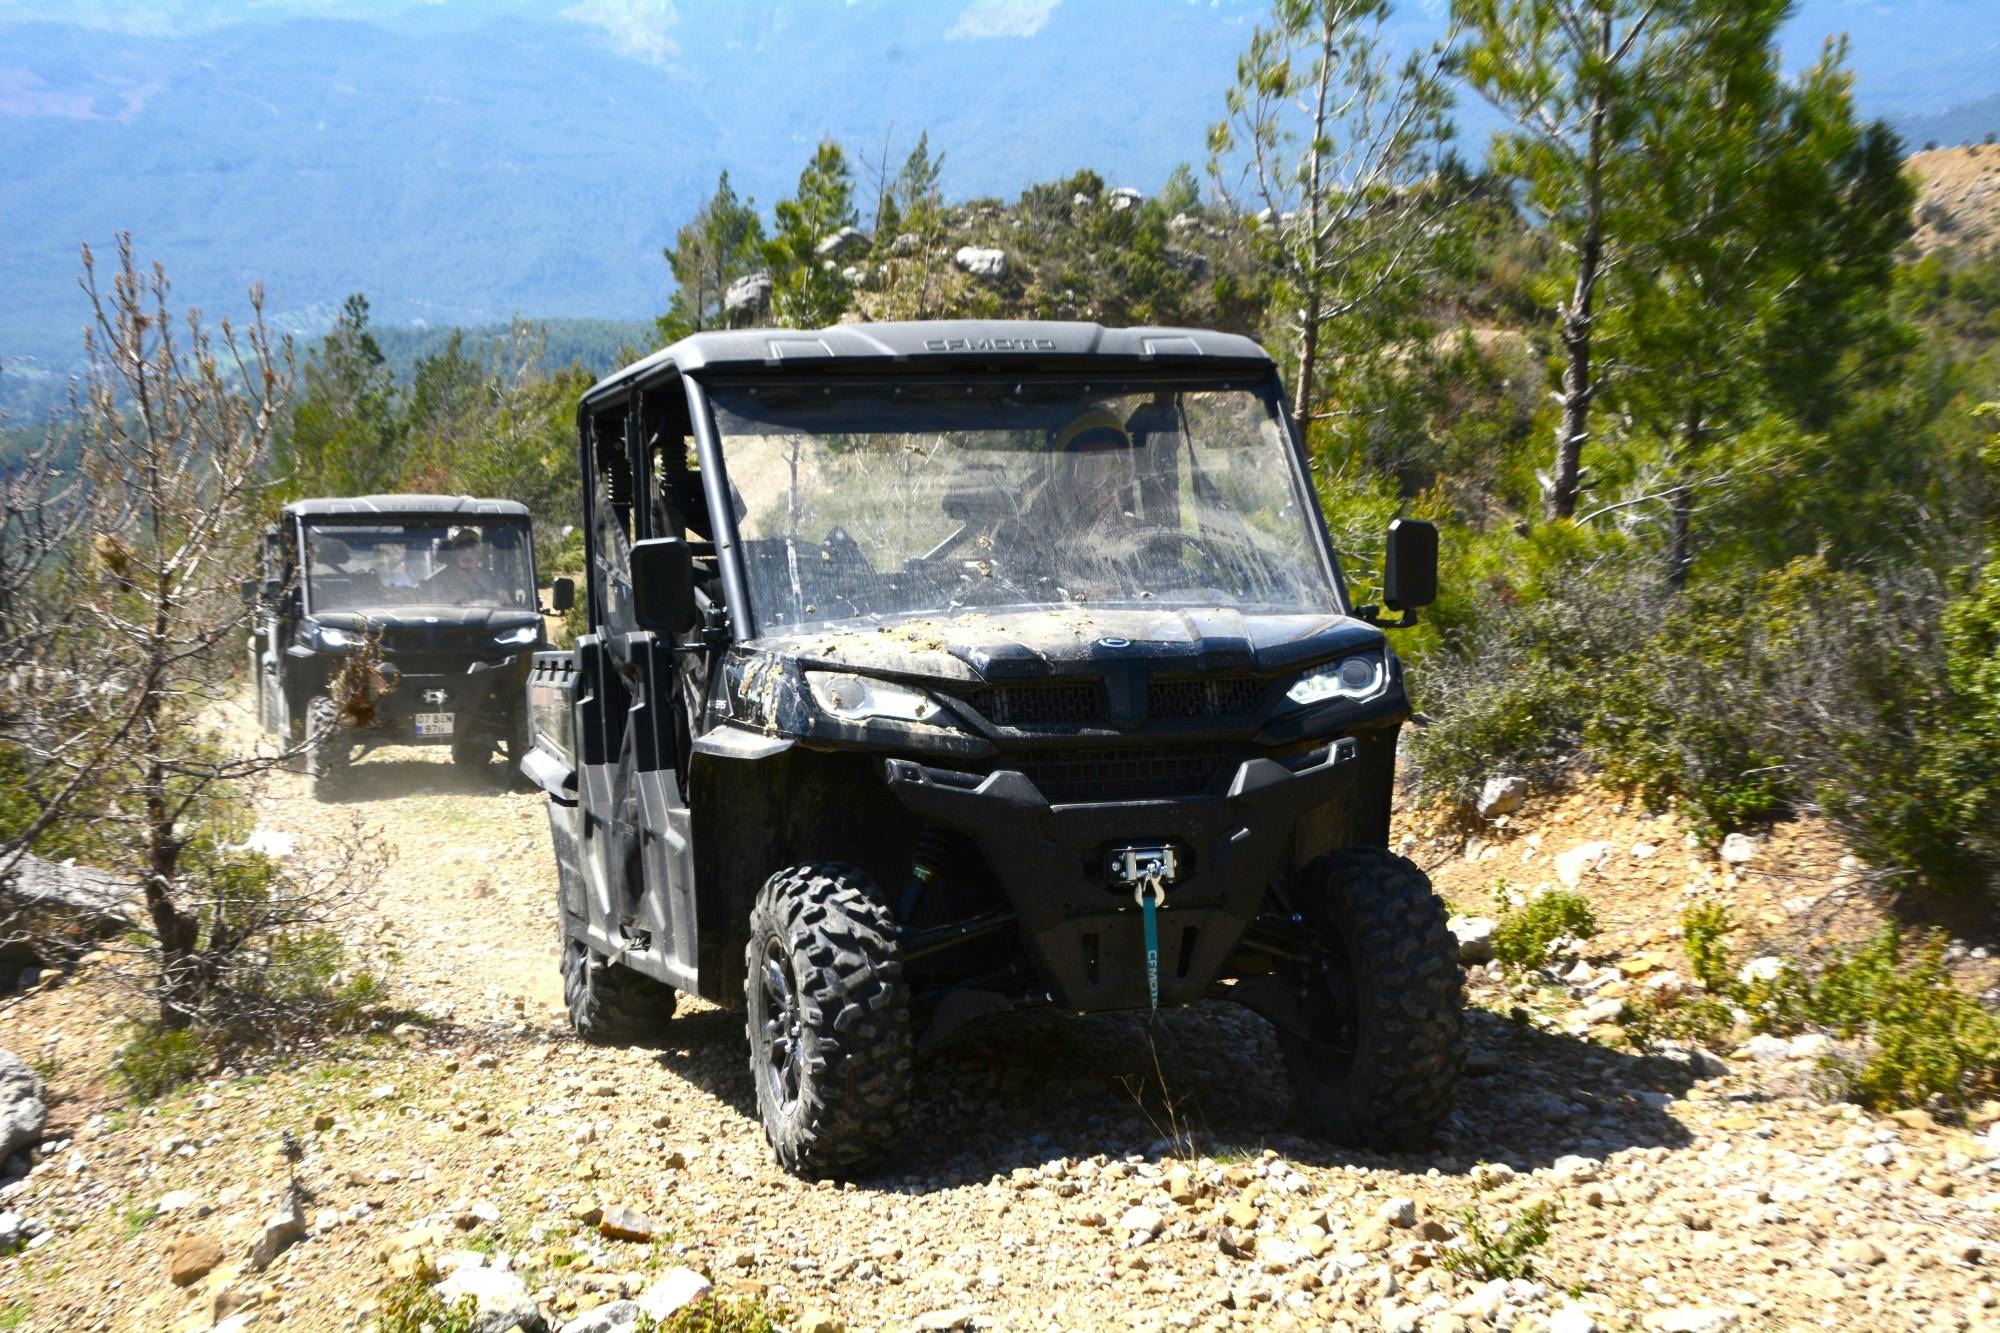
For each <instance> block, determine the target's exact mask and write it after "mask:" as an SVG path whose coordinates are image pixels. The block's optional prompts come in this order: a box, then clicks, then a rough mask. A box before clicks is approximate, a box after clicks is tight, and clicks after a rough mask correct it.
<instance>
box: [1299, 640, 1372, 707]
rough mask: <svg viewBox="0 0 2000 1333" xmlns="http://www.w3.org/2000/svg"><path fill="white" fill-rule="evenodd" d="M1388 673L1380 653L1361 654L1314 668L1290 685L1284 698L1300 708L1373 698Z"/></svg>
mask: <svg viewBox="0 0 2000 1333" xmlns="http://www.w3.org/2000/svg"><path fill="white" fill-rule="evenodd" d="M1388 680H1389V671H1388V665H1387V661H1386V659H1385V658H1384V657H1383V655H1382V654H1381V653H1362V654H1360V655H1359V656H1356V657H1346V658H1342V659H1341V660H1340V661H1338V662H1329V663H1327V664H1326V665H1325V666H1322V667H1314V668H1313V669H1312V670H1311V671H1308V672H1307V673H1306V674H1305V675H1303V676H1300V677H1299V678H1298V679H1297V680H1296V681H1294V682H1293V683H1292V688H1290V689H1289V690H1286V691H1285V697H1286V698H1287V699H1290V700H1291V701H1292V702H1293V703H1294V704H1297V705H1298V706H1300V707H1301V708H1303V707H1305V706H1306V705H1308V704H1318V703H1325V702H1326V701H1327V700H1329V699H1372V698H1374V697H1375V696H1376V695H1378V694H1380V693H1381V692H1382V688H1383V686H1384V685H1386V684H1387V683H1388Z"/></svg>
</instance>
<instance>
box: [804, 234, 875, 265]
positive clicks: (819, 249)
mask: <svg viewBox="0 0 2000 1333" xmlns="http://www.w3.org/2000/svg"><path fill="white" fill-rule="evenodd" d="M873 244H875V241H874V239H873V238H872V237H870V236H869V234H868V233H867V232H865V231H863V230H861V228H859V227H842V228H841V229H840V230H839V231H837V232H835V233H834V234H833V235H831V236H829V237H827V238H826V239H825V240H823V241H821V242H820V243H819V244H818V245H817V246H815V247H813V252H814V253H815V254H817V255H818V256H819V257H820V258H821V259H831V260H833V261H834V262H835V263H839V262H840V261H841V260H843V259H852V258H853V257H854V256H856V255H865V254H867V253H868V247H869V246H871V245H873Z"/></svg>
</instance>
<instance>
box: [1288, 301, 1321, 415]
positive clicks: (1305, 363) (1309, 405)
mask: <svg viewBox="0 0 2000 1333" xmlns="http://www.w3.org/2000/svg"><path fill="white" fill-rule="evenodd" d="M1318 304H1319V295H1318V293H1317V292H1314V293H1313V294H1312V297H1311V304H1310V305H1309V306H1308V307H1307V308H1306V310H1304V311H1303V312H1302V315H1303V318H1302V319H1301V321H1300V324H1301V327H1300V330H1299V382H1298V383H1297V384H1296V385H1294V386H1293V387H1292V429H1293V430H1295V431H1297V432H1298V434H1299V444H1300V445H1301V446H1303V445H1305V444H1306V438H1307V437H1306V427H1307V426H1309V425H1310V424H1312V411H1313V392H1312V383H1313V372H1314V369H1315V368H1316V367H1317V365H1318V363H1319V320H1318V319H1317V318H1315V316H1317V315H1318V313H1319V312H1318V310H1317V308H1316V307H1317V306H1318Z"/></svg>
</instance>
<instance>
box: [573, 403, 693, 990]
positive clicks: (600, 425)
mask: <svg viewBox="0 0 2000 1333" xmlns="http://www.w3.org/2000/svg"><path fill="white" fill-rule="evenodd" d="M677 405H678V406H677ZM676 408H677V410H676ZM685 420H686V406H685V402H684V400H683V399H682V398H681V395H680V389H679V385H678V383H677V382H674V383H671V384H670V385H669V386H668V390H667V391H666V392H657V391H655V392H648V393H645V394H639V393H633V394H631V395H628V396H626V397H625V398H623V399H621V400H620V401H617V402H614V403H610V404H600V405H593V406H592V409H591V410H589V411H587V412H586V413H585V415H584V419H583V430H584V442H583V443H584V453H585V458H586V462H587V467H586V469H585V477H584V507H585V515H586V519H587V523H586V534H585V546H586V551H587V553H588V574H587V580H588V587H587V591H586V595H587V597H588V607H589V612H590V623H591V633H590V634H588V635H585V636H584V637H583V638H582V639H580V640H578V643H577V670H578V677H579V678H578V682H577V751H578V752H577V763H578V778H579V782H580V784H581V786H582V789H583V791H582V794H583V799H582V800H581V801H580V802H579V811H580V819H579V829H578V833H579V838H580V844H581V846H580V850H581V860H582V864H583V865H584V866H585V867H586V873H585V880H586V891H587V892H589V893H590V894H591V895H592V898H593V901H591V902H589V903H587V904H583V905H581V906H582V908H583V911H582V912H581V913H580V914H581V915H584V916H585V917H586V919H587V920H588V921H589V923H590V925H591V926H592V927H593V934H596V935H598V937H599V939H598V943H599V944H600V946H601V947H603V948H605V949H606V951H607V952H610V953H612V954H614V955H617V956H619V957H620V960H621V961H622V962H624V963H626V964H627V965H629V966H632V967H635V968H637V969H638V970H640V971H642V972H646V973H648V974H650V975H653V976H657V977H658V978H660V979H661V980H663V981H667V982H669V983H670V984H672V985H674V986H676V987H678V988H680V989H682V990H686V991H690V992H693V991H695V990H697V988H698V982H699V976H698V971H697V953H696V947H695V941H696V921H695V907H694V902H695V899H694V884H693V857H692V854H691V848H690V846H689V841H688V811H687V803H686V800H685V798H684V796H683V792H684V790H685V783H684V772H685V769H684V765H685V762H686V761H685V754H686V741H685V736H686V712H685V705H684V703H683V690H682V687H681V682H680V674H679V670H678V661H679V658H680V656H681V653H680V650H679V648H678V646H677V645H675V644H673V643H669V642H662V641H659V640H658V639H657V637H656V636H655V635H654V634H653V633H652V632H651V631H648V630H645V629H642V628H641V627H640V626H639V624H638V622H637V619H636V618H635V616H634V613H633V607H634V589H633V582H632V562H631V550H632V544H633V543H634V542H636V541H643V540H645V539H647V538H649V537H660V536H668V535H680V534H669V533H667V532H665V531H657V530H656V529H658V528H661V527H662V526H663V524H664V522H665V519H664V518H663V516H662V512H661V509H660V507H659V506H658V505H656V504H655V503H654V501H653V497H654V495H655V484H654V480H653V476H652V470H653V459H654V456H655V454H656V452H657V449H658V447H659V441H660V440H661V439H662V438H665V437H666V436H669V435H671V436H672V437H673V438H674V439H675V440H677V441H678V440H679V439H680V438H681V436H683V435H684V434H685V429H686V428H685Z"/></svg>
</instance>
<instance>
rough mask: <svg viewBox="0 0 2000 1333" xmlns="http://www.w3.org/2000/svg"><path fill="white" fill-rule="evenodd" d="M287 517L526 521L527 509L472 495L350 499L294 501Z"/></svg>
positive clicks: (510, 503)
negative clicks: (466, 517)
mask: <svg viewBox="0 0 2000 1333" xmlns="http://www.w3.org/2000/svg"><path fill="white" fill-rule="evenodd" d="M285 513H286V515H287V516H297V517H300V518H327V517H338V518H356V517H365V516H367V515H369V514H410V515H424V514H438V515H444V514H451V515H459V514H474V515H483V516H486V517H490V518H526V517H527V516H528V506H526V505H524V504H522V503H520V502H519V501H518V500H482V499H479V498H477V497H475V496H471V495H349V496H344V497H329V498H325V499H319V500H294V501H292V502H291V503H290V504H288V505H286V506H285Z"/></svg>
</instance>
